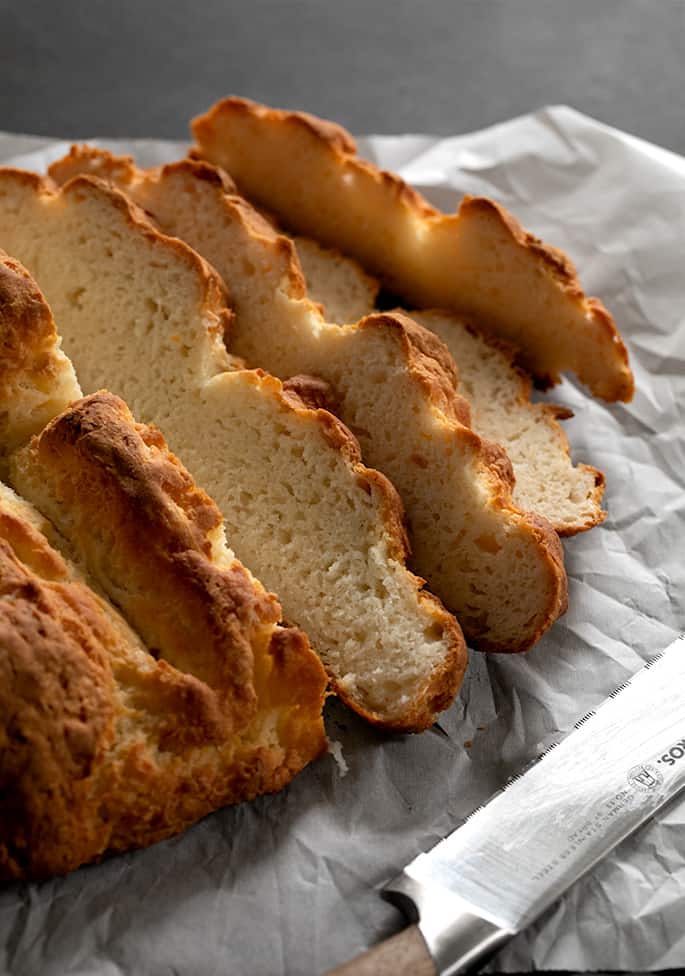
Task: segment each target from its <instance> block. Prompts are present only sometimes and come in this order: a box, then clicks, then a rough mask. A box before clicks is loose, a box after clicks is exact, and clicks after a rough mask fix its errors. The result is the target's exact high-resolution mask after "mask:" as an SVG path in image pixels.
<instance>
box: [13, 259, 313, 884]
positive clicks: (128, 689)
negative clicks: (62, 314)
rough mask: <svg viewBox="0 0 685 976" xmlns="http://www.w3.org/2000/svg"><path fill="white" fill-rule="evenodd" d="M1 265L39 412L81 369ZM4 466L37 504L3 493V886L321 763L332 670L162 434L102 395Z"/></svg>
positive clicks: (31, 295) (40, 302)
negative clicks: (233, 544)
mask: <svg viewBox="0 0 685 976" xmlns="http://www.w3.org/2000/svg"><path fill="white" fill-rule="evenodd" d="M0 267H1V268H2V269H3V272H4V273H3V274H2V275H1V276H0V282H2V283H3V287H2V289H1V290H0V342H1V343H2V344H3V346H4V347H6V348H14V347H17V348H18V347H19V346H20V345H21V337H22V335H24V345H23V348H22V350H21V356H17V357H16V358H17V360H20V362H21V368H17V370H16V378H17V382H18V383H19V388H20V389H21V392H22V396H24V397H25V402H26V403H27V404H29V406H30V405H31V404H33V403H34V402H35V401H34V399H32V397H31V395H30V394H31V385H32V383H33V382H35V386H36V391H35V392H36V393H38V392H40V390H41V389H42V386H43V383H44V381H45V375H46V373H47V375H50V374H51V371H52V366H53V365H57V366H64V365H65V363H67V364H68V361H67V360H66V358H65V357H64V354H63V353H62V352H61V351H60V349H59V339H58V336H57V333H56V329H55V325H54V321H53V319H52V315H51V313H50V309H49V308H48V306H47V304H46V302H45V300H44V298H43V296H42V294H41V293H40V291H39V290H38V288H37V287H36V285H35V283H34V282H32V281H31V279H30V278H29V276H28V274H27V272H26V271H25V269H24V268H22V267H21V265H19V264H18V263H17V262H15V261H13V260H12V259H10V258H8V257H7V255H5V254H3V255H1V256H0ZM6 299H7V300H6ZM34 319H35V321H34ZM34 352H35V356H36V362H35V363H34V364H32V361H31V360H32V354H33V353H34ZM70 375H71V376H72V379H73V372H72V373H71V374H70ZM74 392H76V393H78V392H79V391H78V386H77V385H76V384H75V380H74V386H73V388H72V390H71V391H69V393H74ZM7 406H8V405H7V404H6V402H5V401H4V400H0V410H1V411H5V410H6V408H7ZM63 406H64V405H63ZM10 421H12V422H10V423H8V424H7V425H6V427H5V428H4V430H3V433H5V434H6V435H7V438H8V441H10V442H12V443H13V444H17V443H18V442H20V439H21V431H22V430H24V429H25V428H26V424H25V422H24V420H23V419H22V418H21V416H20V414H19V412H18V410H15V411H14V412H13V413H12V415H11V416H10ZM7 456H8V460H9V464H8V476H9V478H10V479H11V481H12V484H13V486H14V487H15V488H20V490H21V492H22V494H23V496H24V497H20V496H19V495H17V494H15V492H14V491H13V490H12V489H11V488H10V487H8V486H7V485H5V484H3V483H0V878H5V879H6V878H39V877H44V876H47V875H50V874H53V873H63V872H65V871H68V870H71V869H72V868H75V867H77V866H78V865H79V864H82V863H85V862H87V861H90V860H93V859H97V858H99V857H101V856H102V855H103V854H104V853H105V852H107V851H115V850H125V849H127V848H130V847H136V846H142V845H146V844H150V843H152V842H154V841H156V840H159V839H161V838H163V837H166V836H169V835H171V834H173V833H176V832H178V831H179V830H182V829H183V828H184V827H186V826H188V825H189V824H190V823H192V822H193V821H194V820H196V819H198V818H199V817H202V816H204V815H205V814H206V813H208V812H210V811H211V810H214V809H216V808H217V807H219V806H222V805H224V804H225V803H231V802H238V801H240V800H244V799H250V798H251V797H253V796H255V795H257V794H259V793H264V792H269V791H272V790H276V789H279V788H280V787H281V786H283V785H284V784H285V783H287V782H288V781H289V780H290V779H292V777H293V776H294V775H295V774H296V773H297V772H298V771H299V770H300V769H301V768H302V767H303V766H304V765H306V763H307V762H309V761H310V760H311V759H313V758H314V757H315V756H317V755H319V754H320V753H321V752H322V751H324V749H325V741H326V740H325V735H324V729H323V722H322V717H321V709H322V705H323V697H324V690H325V684H326V679H325V674H324V672H323V669H322V667H321V664H320V662H319V661H318V659H317V657H316V656H315V655H314V653H313V652H312V651H311V649H310V648H309V645H308V643H307V640H306V638H305V636H304V635H303V634H302V633H301V632H300V631H297V630H294V629H292V628H283V627H281V626H280V625H279V623H278V622H279V620H280V607H279V605H278V602H277V600H276V598H275V597H274V596H272V595H271V594H269V593H267V592H266V591H265V590H264V587H263V586H262V585H261V584H260V583H259V582H258V581H257V580H255V579H254V578H253V577H252V575H251V574H250V573H249V571H248V570H247V569H245V567H244V566H242V565H241V564H240V563H239V562H238V560H237V559H236V558H235V556H234V555H233V553H232V552H231V551H230V550H229V549H228V547H227V545H226V540H225V536H224V532H223V523H222V520H221V516H220V513H219V511H218V509H217V507H216V505H215V504H214V503H213V502H212V501H211V499H210V498H209V497H208V496H207V495H206V494H205V493H204V492H203V491H201V490H200V489H199V488H197V486H196V485H195V484H194V483H193V481H192V479H191V477H190V475H189V474H188V472H187V471H186V470H185V468H183V466H182V465H181V464H180V462H179V461H178V459H177V458H176V457H175V456H174V455H173V454H171V452H170V451H169V450H168V448H167V446H166V443H165V441H164V439H163V437H162V436H161V434H160V432H159V431H158V430H154V429H152V428H150V427H146V426H145V425H142V424H137V423H136V422H135V421H134V419H133V417H132V416H131V413H130V411H129V410H128V408H127V407H126V405H125V404H124V403H123V401H121V400H120V399H119V398H118V397H116V396H113V395H112V394H110V393H106V392H99V393H96V394H93V395H91V396H89V397H86V398H81V399H76V400H75V401H74V402H73V403H70V404H69V405H66V406H65V407H64V409H62V411H61V412H60V413H59V414H58V415H57V416H56V417H54V418H53V419H52V420H51V421H50V422H49V423H48V424H47V426H46V427H45V428H44V429H43V430H41V431H39V432H37V433H35V434H34V435H33V436H32V437H31V438H30V440H29V441H28V443H25V444H24V445H23V446H20V447H19V448H18V449H17V450H15V451H14V452H13V453H11V454H10V453H9V452H7ZM28 499H30V501H29V500H28ZM46 514H49V516H50V518H51V521H50V520H49V519H48V518H47V517H46Z"/></svg>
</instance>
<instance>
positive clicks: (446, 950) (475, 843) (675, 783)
mask: <svg viewBox="0 0 685 976" xmlns="http://www.w3.org/2000/svg"><path fill="white" fill-rule="evenodd" d="M683 789H685V635H683V636H681V637H679V638H678V639H677V640H675V641H674V642H673V643H672V644H670V645H669V646H668V647H667V648H666V650H664V651H662V652H661V654H659V655H658V656H657V657H655V658H654V659H652V660H651V661H649V662H648V663H647V664H646V665H645V666H644V667H643V668H642V669H641V670H639V671H638V672H637V673H636V674H635V675H634V676H633V677H632V678H630V680H629V681H627V682H626V683H625V684H623V685H621V686H620V687H619V688H617V689H616V691H614V692H613V693H612V694H611V695H610V696H609V698H607V699H606V701H604V702H603V703H602V704H601V705H600V706H599V707H598V708H597V709H596V710H594V711H592V712H589V713H588V714H587V715H585V716H583V718H581V719H580V721H579V722H577V724H576V725H575V727H574V729H573V730H572V731H571V732H570V733H569V734H568V735H567V736H566V737H565V738H563V739H562V740H561V741H560V742H558V743H555V744H554V745H553V746H551V747H550V748H549V749H548V750H547V751H546V752H545V753H543V755H542V756H540V757H539V758H538V759H537V760H535V761H534V763H533V764H532V765H530V766H529V767H527V768H526V769H525V770H524V771H523V772H522V773H520V774H519V775H518V776H516V777H514V778H513V779H512V780H510V781H509V782H508V783H507V784H506V786H505V787H504V789H503V790H501V791H500V792H499V793H497V794H495V796H494V797H492V798H491V799H490V800H488V801H487V802H486V803H485V804H483V806H481V807H479V808H478V809H477V810H475V811H474V812H473V813H472V814H471V816H470V817H469V818H468V819H467V820H466V822H465V823H464V824H463V825H462V826H460V827H458V828H457V829H456V830H455V831H453V832H452V833H451V834H449V835H448V836H447V837H445V838H444V840H442V841H440V842H439V843H438V844H437V845H436V846H435V847H434V848H432V850H430V851H429V852H428V853H425V854H419V856H418V857H416V858H414V860H413V861H412V862H411V863H410V864H408V865H407V867H405V869H404V870H403V871H402V873H401V874H400V875H399V876H398V877H396V878H394V879H393V880H392V881H391V882H389V883H388V884H387V885H385V887H384V889H383V894H384V896H385V897H387V898H388V899H390V900H391V901H393V902H395V903H396V904H397V905H398V906H399V907H400V908H401V909H402V910H403V911H404V912H405V914H406V915H407V916H408V918H409V920H410V921H412V922H414V924H412V925H410V926H409V927H408V928H406V929H404V930H403V931H402V932H400V933H399V934H398V935H395V936H393V937H392V938H390V939H388V940H387V941H385V942H382V943H381V944H380V945H378V946H376V947H375V948H373V949H371V950H370V951H368V952H366V953H364V954H363V955H361V956H358V957H357V958H355V959H353V960H351V961H350V962H348V963H345V964H343V965H342V966H339V967H338V968H337V969H335V970H331V972H330V974H329V976H456V974H457V973H467V972H475V971H477V970H478V969H480V968H481V967H482V966H483V965H485V963H486V962H487V961H488V960H489V959H490V958H491V957H492V956H493V955H494V954H495V953H496V952H497V951H498V950H499V949H500V948H501V947H502V946H503V945H504V944H505V943H506V942H508V941H509V939H511V938H512V937H513V936H514V935H516V934H517V933H518V932H521V931H522V930H523V929H524V928H526V926H528V925H530V923H531V922H533V921H534V920H535V919H536V918H537V917H538V916H539V915H540V914H542V912H544V911H545V909H546V908H548V907H549V906H550V905H552V904H553V903H554V902H555V901H556V900H557V899H558V898H559V897H560V896H561V895H562V894H563V892H564V891H566V889H567V888H569V887H570V886H571V885H572V884H573V883H574V882H575V881H577V880H578V878H580V877H581V876H582V875H584V874H585V873H586V872H588V871H589V870H590V869H591V868H592V867H594V865H595V864H597V862H598V861H599V860H601V859H602V858H603V857H604V856H605V855H606V854H608V853H609V852H610V851H611V850H612V849H613V848H614V847H616V845H617V844H619V843H620V842H621V841H622V840H624V839H625V838H626V837H628V836H629V835H630V834H632V833H633V832H634V831H635V830H637V829H638V827H640V826H641V825H642V824H644V823H645V822H646V821H647V820H649V819H650V818H651V817H652V816H653V815H654V813H655V812H656V811H657V810H659V809H660V808H661V807H663V806H664V805H665V804H666V803H668V802H669V801H670V800H672V799H673V798H674V797H675V796H676V795H677V794H678V793H679V792H680V791H681V790H683Z"/></svg>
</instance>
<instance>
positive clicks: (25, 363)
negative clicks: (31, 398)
mask: <svg viewBox="0 0 685 976" xmlns="http://www.w3.org/2000/svg"><path fill="white" fill-rule="evenodd" d="M56 336H57V330H56V329H55V323H54V321H53V318H52V315H51V313H50V309H49V308H48V306H47V303H46V302H45V299H44V298H43V295H42V294H41V292H40V289H39V288H38V286H37V285H36V283H35V282H34V280H33V279H32V278H31V276H30V275H29V273H28V271H27V270H26V269H25V268H24V267H23V266H22V265H21V264H19V262H18V261H15V260H14V258H11V257H10V256H9V254H6V253H5V251H3V250H2V249H0V356H1V357H2V372H1V373H0V383H2V386H0V396H2V397H3V401H4V399H5V393H4V391H5V388H6V383H7V377H8V375H9V374H11V373H14V372H16V371H19V370H22V371H23V370H26V369H27V368H28V367H30V368H31V369H32V370H33V371H34V372H35V373H37V374H39V375H40V374H42V375H44V376H45V378H46V379H48V374H46V373H45V370H46V366H49V365H50V363H49V362H48V361H47V357H46V355H45V351H44V350H45V349H46V347H49V349H50V351H52V346H53V344H54V342H55V340H56Z"/></svg>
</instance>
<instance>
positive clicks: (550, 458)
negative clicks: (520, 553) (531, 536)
mask: <svg viewBox="0 0 685 976" xmlns="http://www.w3.org/2000/svg"><path fill="white" fill-rule="evenodd" d="M412 317H413V318H414V319H415V320H416V321H417V322H420V323H421V325H425V326H426V328H428V329H430V330H431V332H435V334H436V335H439V336H440V338H441V339H442V340H443V342H444V343H445V345H446V346H447V348H448V349H449V351H450V352H451V354H452V355H453V356H454V359H455V361H456V362H457V363H458V365H459V384H458V387H457V389H458V390H459V392H460V393H461V394H462V395H463V396H464V397H465V398H466V400H467V401H468V403H469V406H470V408H471V424H472V426H473V429H474V430H475V431H477V432H478V433H479V434H480V435H481V436H482V437H487V438H489V439H491V440H493V441H496V442H497V443H498V444H501V445H502V447H503V448H504V449H505V451H506V452H507V456H508V457H509V460H510V461H511V463H512V466H513V468H514V475H515V478H516V484H515V486H514V504H515V505H518V506H519V508H522V509H523V510H524V511H530V512H536V513H537V514H538V515H542V516H543V518H547V519H548V520H549V521H550V522H551V523H552V525H553V526H554V528H555V529H556V531H557V532H558V533H559V534H560V535H562V536H568V535H573V534H575V533H576V532H582V531H584V530H586V529H591V528H592V527H593V526H594V525H597V524H598V523H600V522H602V521H604V519H605V517H606V512H604V511H603V510H602V505H601V502H602V495H603V493H604V475H603V474H602V472H601V471H598V470H597V468H593V467H591V466H590V465H587V464H578V465H576V466H574V465H573V464H572V463H571V458H570V456H569V446H568V440H567V438H566V435H565V433H564V431H563V429H562V428H561V426H560V424H559V423H558V420H559V419H561V418H568V417H569V416H571V414H570V412H569V411H568V410H567V409H566V408H565V407H559V406H555V405H553V404H548V403H532V402H531V399H530V393H531V380H530V377H529V376H527V375H526V374H525V373H524V372H523V371H522V370H521V369H519V368H517V367H516V366H515V365H514V363H513V361H512V353H511V351H510V350H508V349H507V348H506V347H505V346H503V345H502V344H501V343H498V342H497V341H496V340H493V339H492V338H489V337H485V336H483V335H482V334H481V333H479V332H478V331H477V330H476V329H474V328H473V327H471V326H470V325H469V324H468V323H467V322H465V321H464V320H463V319H460V318H458V317H457V316H456V315H450V314H449V313H448V312H440V311H425V312H424V311H422V312H412Z"/></svg>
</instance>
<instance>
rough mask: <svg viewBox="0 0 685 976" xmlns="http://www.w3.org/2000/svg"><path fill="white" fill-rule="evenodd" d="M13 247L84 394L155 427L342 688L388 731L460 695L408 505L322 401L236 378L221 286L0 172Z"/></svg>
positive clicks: (450, 638)
mask: <svg viewBox="0 0 685 976" xmlns="http://www.w3.org/2000/svg"><path fill="white" fill-rule="evenodd" d="M0 240H1V241H3V242H5V246H6V247H8V248H9V249H10V250H12V251H13V253H16V254H17V255H18V256H19V258H20V259H21V260H23V262H24V263H25V264H26V266H27V267H28V268H29V270H32V269H33V270H35V271H36V274H37V276H38V280H39V283H40V285H41V287H42V288H43V290H44V292H45V294H46V297H47V299H48V301H49V302H50V304H51V306H52V309H53V311H54V313H55V316H56V318H57V321H58V322H59V324H60V330H61V333H62V335H63V337H64V346H65V350H66V351H67V353H68V355H69V356H70V357H71V358H72V360H73V361H74V365H75V367H76V370H77V373H78V376H79V379H80V381H81V383H82V385H83V388H84V389H85V390H86V391H89V392H90V391H95V390H98V389H100V388H102V387H108V388H110V389H112V391H113V392H115V393H117V394H119V395H122V396H123V397H125V399H126V400H127V402H128V403H129V405H130V407H131V409H132V410H133V412H134V414H135V415H136V416H138V417H140V418H141V419H142V420H144V421H146V422H152V421H154V422H155V423H157V424H159V426H160V428H161V429H162V430H163V431H164V433H165V435H166V437H167V439H168V441H169V444H170V446H171V448H172V449H173V450H174V451H176V452H177V453H178V454H179V455H181V456H183V459H184V462H185V463H186V464H187V466H188V468H189V470H190V471H191V472H192V473H193V475H194V476H195V477H196V479H197V480H198V482H199V483H201V484H203V485H204V487H205V488H206V489H207V490H208V491H209V492H210V493H211V495H212V496H213V497H214V498H215V499H216V500H217V503H218V504H219V506H220V507H221V509H222V511H223V514H224V518H225V521H226V528H227V533H228V536H229V538H230V540H231V545H232V546H233V548H234V549H235V552H236V554H237V556H238V558H240V559H241V560H242V561H243V562H244V563H245V564H246V565H248V566H249V567H250V568H251V569H252V571H253V572H255V573H256V575H257V576H258V577H259V578H260V579H261V580H262V581H263V582H264V583H265V584H266V585H267V586H268V587H269V588H270V589H273V590H275V591H276V592H278V594H279V597H280V599H281V601H282V604H283V607H284V612H285V615H286V617H287V619H288V620H290V621H293V622H296V623H297V624H299V625H301V626H303V627H304V628H305V629H306V631H307V632H308V634H309V637H310V639H311V640H312V643H313V645H314V646H315V648H316V649H317V651H318V652H319V653H320V655H321V658H322V660H323V661H324V663H325V665H326V667H327V669H328V671H329V675H330V676H331V681H332V684H333V686H334V688H335V690H336V691H337V692H338V693H339V694H340V695H341V696H342V697H343V698H344V699H345V700H346V701H347V702H348V703H349V704H351V705H352V707H354V708H355V709H356V710H357V711H359V712H360V713H361V714H363V715H365V716H366V717H367V718H368V719H369V720H371V721H374V722H377V723H379V724H382V725H385V726H388V727H392V728H398V729H420V728H425V727H426V726H428V725H430V724H431V723H432V722H433V720H434V718H435V715H436V713H437V712H439V711H440V710H441V709H443V708H445V707H447V705H448V704H449V703H450V702H451V701H452V699H453V697H454V694H455V692H456V690H457V689H458V687H459V685H460V683H461V679H462V676H463V671H464V667H465V662H466V656H465V647H464V642H463V638H462V635H461V632H460V630H459V627H458V625H457V623H456V621H455V620H454V618H453V617H451V616H450V615H449V614H448V613H447V612H446V611H445V610H444V608H443V607H442V606H441V605H440V604H439V603H438V601H437V600H436V599H435V598H434V597H432V596H431V595H430V594H428V593H426V592H425V591H424V590H423V589H422V582H423V581H422V580H419V579H417V578H416V577H414V576H413V575H412V574H411V573H409V572H408V571H407V569H406V566H405V558H406V544H405V536H404V531H403V528H402V509H401V504H400V502H399V499H398V497H397V494H396V492H395V491H394V489H393V488H392V486H391V485H390V483H389V482H388V481H387V480H386V479H385V478H384V477H383V476H382V475H380V474H378V473H377V472H375V471H373V470H370V469H367V468H366V467H364V465H363V464H362V462H361V457H360V453H359V449H358V446H357V444H356V442H355V440H354V438H353V437H352V435H351V434H350V433H349V431H348V430H347V429H346V428H344V427H343V425H342V424H341V423H340V422H339V421H338V420H337V419H336V418H335V417H333V416H332V415H331V414H330V413H328V412H327V411H325V410H323V409H319V408H316V407H312V406H310V405H309V396H310V393H311V384H309V386H308V384H307V383H306V382H305V383H300V384H299V387H296V388H295V389H292V388H287V387H284V385H283V384H282V383H281V382H280V381H279V380H277V379H274V378H273V377H271V376H268V375H266V374H265V373H263V372H262V371H259V370H258V371H248V370H244V369H236V368H234V369H230V368H229V367H230V366H231V365H234V366H235V360H231V358H230V356H229V355H228V353H227V352H226V349H225V346H224V344H223V338H224V329H227V330H228V329H229V327H230V314H229V312H228V309H227V307H226V304H225V294H224V290H223V286H222V284H221V281H220V279H219V278H218V276H217V275H216V273H215V272H214V271H213V270H212V269H211V268H210V267H209V266H208V265H207V264H206V263H205V262H204V261H202V259H201V258H200V257H199V256H198V255H197V254H196V253H195V252H194V251H192V250H191V249H190V248H189V247H188V246H187V245H185V244H183V243H182V242H181V241H179V240H174V239H171V238H168V237H164V236H163V235H162V234H160V233H159V232H158V231H157V230H156V229H155V228H154V227H153V226H152V224H151V223H150V222H149V221H148V220H147V219H146V217H145V215H144V214H143V213H142V211H140V210H139V209H137V208H135V207H134V206H133V205H132V204H131V203H130V201H129V200H128V199H127V198H126V197H125V196H124V195H123V194H122V193H120V192H119V191H116V190H114V189H112V188H110V187H108V186H106V185H105V184H104V183H103V182H101V181H99V180H96V179H93V178H91V177H81V178H78V179H75V180H72V181H71V182H70V183H69V184H68V185H67V186H66V187H65V188H64V189H63V190H62V191H61V192H54V191H53V190H52V189H51V186H50V184H49V183H48V182H47V181H44V180H42V179H41V178H39V177H37V176H35V175H33V174H29V173H24V172H20V171H16V170H2V171H0ZM229 334H230V333H229ZM298 390H299V395H298Z"/></svg>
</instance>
